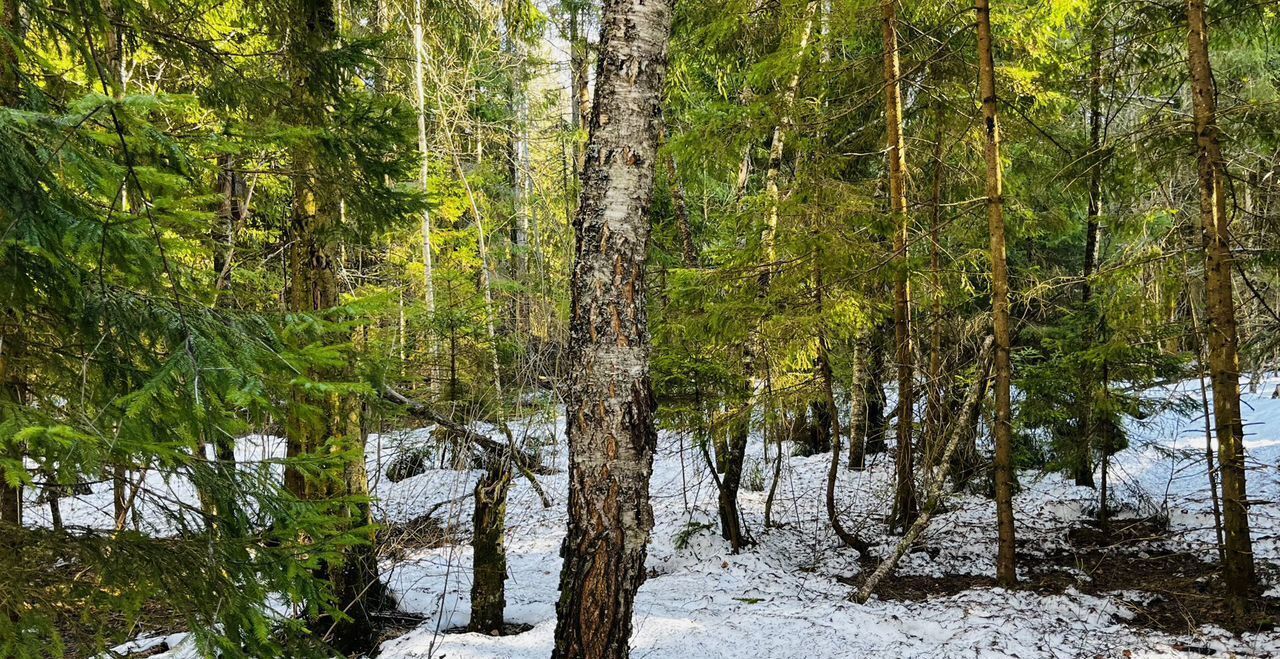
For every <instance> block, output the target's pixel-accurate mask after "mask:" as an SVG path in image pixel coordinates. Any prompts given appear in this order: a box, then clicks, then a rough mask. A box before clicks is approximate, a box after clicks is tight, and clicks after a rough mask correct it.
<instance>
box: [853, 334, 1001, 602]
mask: <svg viewBox="0 0 1280 659" xmlns="http://www.w3.org/2000/svg"><path fill="white" fill-rule="evenodd" d="M994 343H995V340H994V338H993V337H991V336H988V337H987V339H986V340H985V341H983V342H982V349H981V350H980V351H979V352H978V364H977V366H978V373H977V377H976V378H975V379H974V381H973V388H972V389H970V390H969V395H968V396H967V397H966V398H965V401H964V410H963V414H961V416H960V419H962V421H961V422H960V423H958V424H956V427H954V428H952V429H951V437H949V438H947V447H946V450H945V451H943V454H942V460H941V461H940V466H939V468H938V473H937V474H936V475H935V476H934V479H933V483H932V484H931V485H930V487H929V498H928V500H927V501H926V502H925V506H924V510H922V511H921V512H920V517H918V518H916V521H915V523H913V524H912V525H911V528H910V529H908V530H907V532H906V534H905V535H903V536H902V540H899V541H898V546H897V547H894V549H893V553H892V554H890V555H889V557H888V558H886V559H884V560H883V561H881V563H880V565H879V566H877V567H876V571H875V572H872V573H871V576H869V577H867V580H866V582H865V583H863V584H862V588H860V589H858V592H857V594H856V595H854V598H853V599H854V601H855V602H857V603H859V604H866V602H867V600H868V599H870V598H871V591H873V590H875V588H876V586H878V585H880V582H881V581H883V580H884V578H885V577H886V576H888V574H889V573H890V572H892V571H893V568H894V566H896V565H897V564H898V561H899V560H901V559H902V556H903V555H904V554H906V553H907V549H909V548H910V547H911V545H912V543H914V542H915V541H916V539H917V538H919V537H920V534H921V533H924V530H925V528H927V527H928V526H929V520H930V519H932V518H933V513H934V511H936V510H937V508H938V502H939V501H940V500H941V499H942V487H943V484H944V483H945V482H946V480H947V472H948V471H949V470H950V469H951V458H952V456H953V455H954V454H955V452H956V447H957V446H959V445H960V439H961V438H962V437H964V436H965V435H967V434H968V432H969V431H970V430H971V428H970V425H971V424H970V422H969V421H968V419H973V418H974V417H975V415H974V414H973V412H974V410H976V409H977V408H978V406H979V405H981V404H982V398H983V394H984V393H985V392H986V387H985V386H984V385H985V384H986V379H987V377H988V376H989V374H990V372H991V346H992V345H993V344H994Z"/></svg>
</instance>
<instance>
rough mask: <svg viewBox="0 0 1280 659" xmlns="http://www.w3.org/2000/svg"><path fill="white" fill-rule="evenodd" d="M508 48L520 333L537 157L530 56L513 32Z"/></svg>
mask: <svg viewBox="0 0 1280 659" xmlns="http://www.w3.org/2000/svg"><path fill="white" fill-rule="evenodd" d="M507 43H508V48H509V50H510V55H511V57H512V59H514V60H515V80H513V81H512V83H511V91H510V103H511V108H510V110H511V114H512V119H513V120H514V123H515V125H514V126H512V127H511V188H512V190H513V192H514V195H513V200H512V202H513V205H514V206H515V221H514V222H513V223H512V226H511V243H512V251H513V252H514V254H512V261H514V273H513V275H514V277H513V278H514V279H515V283H516V284H517V285H518V286H519V288H518V289H517V290H516V291H515V294H514V297H515V299H514V300H513V302H512V307H513V312H514V313H513V316H514V318H513V320H514V323H513V329H514V330H515V332H516V333H517V334H522V335H523V334H527V333H528V332H529V314H530V309H531V304H530V299H529V236H530V233H529V227H530V215H531V213H530V209H529V200H530V198H531V197H532V196H533V195H532V192H533V190H532V187H533V182H532V180H531V178H530V177H531V175H530V173H529V170H530V168H531V167H532V166H533V160H532V157H531V154H530V152H529V95H528V89H527V87H528V83H527V82H526V80H525V74H526V60H527V55H526V53H525V46H524V45H523V44H521V43H519V42H518V41H517V40H516V38H515V37H514V36H512V35H510V34H508V35H507Z"/></svg>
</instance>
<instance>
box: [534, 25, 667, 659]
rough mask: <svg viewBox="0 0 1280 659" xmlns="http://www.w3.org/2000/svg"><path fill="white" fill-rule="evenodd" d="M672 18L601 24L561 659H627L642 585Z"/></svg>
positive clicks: (559, 629) (579, 299)
mask: <svg viewBox="0 0 1280 659" xmlns="http://www.w3.org/2000/svg"><path fill="white" fill-rule="evenodd" d="M671 18H672V6H671V3H670V2H669V0H607V1H606V2H605V4H604V13H603V17H602V20H601V37H600V57H599V65H598V68H597V72H596V99H595V112H594V114H593V116H592V121H591V136H590V139H589V140H588V144H587V153H586V158H585V165H584V167H583V172H582V200H581V203H580V205H579V207H578V214H577V216H576V217H575V218H574V229H575V234H576V249H575V259H574V268H573V278H572V283H571V288H572V295H573V302H572V310H571V314H570V326H569V327H570V336H569V362H570V363H572V364H575V365H576V366H577V368H575V369H574V370H573V372H572V374H571V375H570V381H569V383H568V387H567V391H566V398H567V414H568V417H569V421H568V432H569V446H570V456H569V529H568V534H567V535H566V536H565V540H564V546H563V549H562V554H563V555H564V567H563V569H562V571H561V574H560V600H559V602H558V603H557V605H556V618H557V620H556V632H555V649H554V650H553V651H552V657H557V658H562V659H570V658H577V657H588V658H597V657H598V658H607V657H626V656H628V655H629V648H628V641H629V639H630V637H631V614H632V607H633V604H634V601H635V594H636V590H637V589H638V588H639V587H640V584H641V583H642V582H643V581H644V578H645V569H644V559H645V549H646V547H645V545H646V544H647V543H648V540H649V531H650V530H651V529H652V528H653V510H652V508H651V507H650V504H649V476H650V474H651V473H652V471H653V451H654V446H655V444H656V442H657V433H656V430H655V428H654V419H653V413H654V400H653V391H652V387H651V383H650V379H649V332H648V328H647V327H646V313H645V282H644V280H645V276H644V275H645V271H644V268H645V258H646V255H647V253H648V248H649V230H650V227H649V206H650V203H651V202H652V196H653V178H654V165H655V164H656V161H657V157H658V132H659V129H660V126H661V122H662V117H661V101H662V91H663V85H664V80H665V77H666V63H667V40H668V38H669V37H670V34H671Z"/></svg>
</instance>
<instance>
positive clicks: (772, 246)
mask: <svg viewBox="0 0 1280 659" xmlns="http://www.w3.org/2000/svg"><path fill="white" fill-rule="evenodd" d="M817 9H818V0H809V3H808V5H807V6H806V8H805V19H804V26H803V27H802V28H801V29H800V43H799V45H798V46H797V48H796V57H795V67H794V68H793V69H792V72H791V77H790V78H789V79H788V80H787V87H786V90H785V91H784V92H783V95H782V116H781V117H779V119H778V123H777V124H775V125H774V127H773V137H772V139H771V140H770V141H769V168H768V170H766V172H765V179H764V180H765V183H764V190H765V197H766V198H767V200H768V201H767V202H766V203H767V204H768V209H767V210H766V215H765V226H764V230H763V231H762V233H761V236H760V242H761V244H762V247H763V250H764V261H765V266H764V273H763V278H762V281H763V282H764V283H765V285H766V286H767V285H768V282H769V279H770V277H771V276H772V275H773V269H774V267H775V265H776V263H775V262H776V261H777V260H778V251H777V236H778V205H779V204H780V203H781V193H780V192H779V188H778V178H779V177H780V176H781V171H782V154H783V152H784V151H785V149H786V141H787V131H788V130H790V128H791V127H792V125H793V124H794V122H795V119H794V117H793V116H792V111H793V108H794V107H795V104H796V95H797V94H798V93H799V91H800V72H801V70H802V68H803V65H804V57H805V52H806V51H807V50H808V48H809V37H810V35H812V34H813V20H814V14H815V13H816V12H817ZM745 171H746V169H745V166H744V169H743V171H742V172H741V173H740V175H739V180H744V179H745V175H744V173H745Z"/></svg>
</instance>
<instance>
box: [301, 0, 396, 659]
mask: <svg viewBox="0 0 1280 659" xmlns="http://www.w3.org/2000/svg"><path fill="white" fill-rule="evenodd" d="M296 9H297V12H296V13H295V14H294V16H295V20H296V21H297V23H296V24H295V25H294V29H293V31H292V32H291V34H290V42H289V44H288V56H289V69H288V73H289V75H290V78H291V83H292V85H291V88H292V90H293V92H292V93H293V98H292V105H293V110H294V112H295V113H296V114H295V116H294V120H295V121H297V122H298V123H299V124H302V125H309V126H322V125H324V123H325V112H326V107H327V104H328V102H329V101H330V99H327V98H326V97H325V96H326V91H325V90H334V89H337V88H338V85H339V84H340V81H338V80H336V79H334V78H333V73H332V71H331V69H328V68H317V66H316V60H317V55H318V54H319V53H321V52H325V51H327V50H328V49H329V48H330V47H331V46H332V44H334V43H335V42H336V40H337V22H336V20H335V16H334V10H333V5H332V4H331V0H299V1H298V6H297V7H296ZM317 151H318V150H317V149H316V148H314V147H313V146H312V145H310V144H305V143H303V144H297V145H294V146H293V147H292V149H291V150H290V154H289V155H290V160H291V163H290V170H291V171H292V172H293V204H292V214H291V216H290V219H289V227H288V237H289V249H288V269H289V272H288V277H287V281H286V285H285V303H286V306H287V308H288V309H289V310H290V311H294V312H302V313H315V312H323V311H325V310H327V309H331V308H333V307H335V306H337V305H338V303H339V288H338V276H337V266H338V264H337V259H336V257H335V255H336V253H337V252H338V249H339V243H338V229H339V226H338V225H339V224H340V217H341V201H340V199H339V197H338V189H339V188H338V186H339V185H340V184H341V183H340V182H339V181H332V180H328V179H326V178H324V177H320V176H317V171H318V170H319V169H320V165H321V163H320V161H319V159H320V157H321V156H320V155H319V154H318V152H317ZM309 377H311V378H312V379H316V380H321V381H324V380H338V381H341V380H345V379H348V378H349V377H350V373H349V372H348V371H347V370H346V369H342V368H338V369H332V368H323V369H316V370H315V372H313V373H310V374H309ZM294 395H295V401H294V402H293V404H292V405H290V406H289V412H288V418H287V420H286V427H285V435H286V452H287V455H288V456H289V457H291V458H298V457H318V456H319V455H321V454H322V452H323V454H329V453H331V452H334V453H340V454H342V455H344V456H345V460H344V462H343V463H342V465H341V467H340V469H339V470H338V471H337V473H330V474H324V475H319V476H317V475H313V474H307V473H304V472H303V471H301V470H299V469H298V468H297V467H296V466H294V465H286V467H285V474H284V481H285V487H286V488H287V489H289V491H290V492H292V493H293V494H295V495H296V496H298V497H300V498H303V499H310V500H322V499H332V498H344V499H345V498H350V499H352V500H353V501H355V503H350V504H348V505H347V506H346V507H345V508H344V509H343V510H341V511H338V512H336V513H334V514H339V515H341V516H342V517H343V520H342V524H341V526H342V527H343V528H345V529H357V528H367V527H368V526H369V525H370V522H371V518H370V511H369V506H368V504H367V503H362V502H361V501H362V499H365V498H367V496H368V491H369V490H368V480H367V474H366V473H365V466H364V432H363V428H362V427H361V406H360V403H359V402H358V401H356V400H354V399H352V398H351V397H349V396H343V395H340V394H337V393H325V394H311V393H306V392H301V391H299V392H297V393H295V394H294ZM308 407H316V408H319V409H320V410H322V412H321V413H320V414H315V413H307V412H304V409H305V408H308ZM317 574H318V576H320V577H321V578H324V579H327V580H328V581H329V583H330V586H331V588H332V592H333V596H334V600H335V601H334V605H335V606H336V607H337V608H338V609H339V610H341V611H342V612H343V614H344V615H343V616H330V615H323V616H320V617H319V618H318V619H316V620H314V621H313V627H314V629H315V630H316V631H317V633H319V634H321V635H322V637H323V638H324V639H325V640H326V641H328V642H330V643H332V644H333V646H334V647H335V648H336V649H338V650H341V651H343V652H355V651H366V650H368V649H370V648H372V647H373V645H374V643H375V642H376V630H375V628H374V623H373V620H372V617H371V615H370V614H371V613H372V612H373V611H375V610H377V609H380V608H384V607H385V606H386V601H387V594H386V591H385V588H384V587H383V586H382V584H381V582H380V581H379V577H378V570H377V560H376V556H375V553H374V547H373V543H372V542H369V543H364V544H361V545H358V546H353V547H350V548H348V549H347V550H346V551H344V552H343V555H342V557H341V558H340V559H338V560H335V561H331V562H328V563H327V564H325V565H323V566H320V567H319V568H318V570H317Z"/></svg>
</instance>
